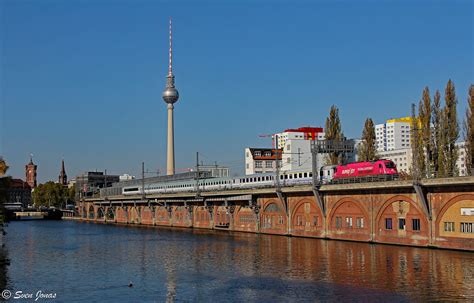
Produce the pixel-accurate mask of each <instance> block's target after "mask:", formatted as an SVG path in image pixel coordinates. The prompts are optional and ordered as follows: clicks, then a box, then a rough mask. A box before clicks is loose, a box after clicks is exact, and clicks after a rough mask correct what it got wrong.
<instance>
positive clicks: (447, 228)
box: [444, 222, 454, 232]
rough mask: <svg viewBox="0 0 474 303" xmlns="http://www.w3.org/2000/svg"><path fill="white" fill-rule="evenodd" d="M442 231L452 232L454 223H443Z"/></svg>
mask: <svg viewBox="0 0 474 303" xmlns="http://www.w3.org/2000/svg"><path fill="white" fill-rule="evenodd" d="M444 231H448V232H452V231H454V222H444Z"/></svg>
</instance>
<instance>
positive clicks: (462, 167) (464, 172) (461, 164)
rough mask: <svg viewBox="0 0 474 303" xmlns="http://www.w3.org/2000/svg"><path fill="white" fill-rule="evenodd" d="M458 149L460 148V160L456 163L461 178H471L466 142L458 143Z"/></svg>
mask: <svg viewBox="0 0 474 303" xmlns="http://www.w3.org/2000/svg"><path fill="white" fill-rule="evenodd" d="M456 147H457V148H458V160H457V161H456V166H457V168H458V172H459V175H460V176H469V175H470V171H469V168H468V167H467V159H466V158H467V150H466V142H458V143H456Z"/></svg>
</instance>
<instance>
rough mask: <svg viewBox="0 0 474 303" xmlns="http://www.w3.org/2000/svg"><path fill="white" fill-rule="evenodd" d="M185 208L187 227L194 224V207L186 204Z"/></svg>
mask: <svg viewBox="0 0 474 303" xmlns="http://www.w3.org/2000/svg"><path fill="white" fill-rule="evenodd" d="M185 208H186V209H187V211H188V225H189V227H193V226H194V214H193V213H194V207H193V206H192V205H186V206H185Z"/></svg>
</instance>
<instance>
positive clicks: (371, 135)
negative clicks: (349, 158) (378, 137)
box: [357, 118, 378, 161]
mask: <svg viewBox="0 0 474 303" xmlns="http://www.w3.org/2000/svg"><path fill="white" fill-rule="evenodd" d="M361 139H362V142H361V143H360V145H359V148H358V149H357V159H358V161H374V160H377V158H378V157H377V149H376V145H375V142H376V141H375V126H374V121H372V119H371V118H367V119H366V120H365V124H364V129H363V130H362V138H361Z"/></svg>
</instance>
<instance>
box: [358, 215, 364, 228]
mask: <svg viewBox="0 0 474 303" xmlns="http://www.w3.org/2000/svg"><path fill="white" fill-rule="evenodd" d="M356 226H357V228H364V218H362V217H359V218H357V219H356Z"/></svg>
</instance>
